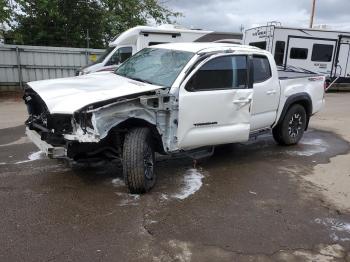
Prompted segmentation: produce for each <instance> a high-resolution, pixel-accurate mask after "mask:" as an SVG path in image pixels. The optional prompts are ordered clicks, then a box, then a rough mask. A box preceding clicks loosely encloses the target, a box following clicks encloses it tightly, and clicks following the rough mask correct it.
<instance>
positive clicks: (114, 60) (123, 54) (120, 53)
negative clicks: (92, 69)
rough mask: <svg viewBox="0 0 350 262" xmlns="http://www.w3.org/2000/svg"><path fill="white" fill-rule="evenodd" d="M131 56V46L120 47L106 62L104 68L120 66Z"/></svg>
mask: <svg viewBox="0 0 350 262" xmlns="http://www.w3.org/2000/svg"><path fill="white" fill-rule="evenodd" d="M131 55H132V47H131V46H125V47H121V48H119V49H118V50H117V51H116V52H115V53H114V54H113V55H112V57H111V58H110V59H109V60H108V62H107V63H106V66H109V65H118V64H121V63H123V62H124V61H125V60H126V59H128V58H129V57H130V56H131Z"/></svg>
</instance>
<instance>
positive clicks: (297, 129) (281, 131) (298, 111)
mask: <svg viewBox="0 0 350 262" xmlns="http://www.w3.org/2000/svg"><path fill="white" fill-rule="evenodd" d="M306 123H307V116H306V111H305V108H304V107H303V106H302V105H299V104H295V105H292V106H291V107H290V108H289V109H288V111H287V113H286V115H285V116H284V118H283V120H282V122H281V123H279V124H278V125H277V126H276V127H274V128H273V130H272V134H273V137H274V139H275V140H276V142H277V143H279V144H281V145H287V146H288V145H295V144H297V143H298V142H299V141H300V139H301V138H302V137H303V134H304V130H305V128H306Z"/></svg>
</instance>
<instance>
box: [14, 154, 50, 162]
mask: <svg viewBox="0 0 350 262" xmlns="http://www.w3.org/2000/svg"><path fill="white" fill-rule="evenodd" d="M44 157H45V153H44V152H42V151H38V152H34V153H31V154H30V155H29V156H28V160H24V161H18V162H16V163H15V164H23V163H28V162H32V161H35V160H39V159H43V158H44Z"/></svg>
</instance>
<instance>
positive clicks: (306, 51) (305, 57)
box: [286, 36, 336, 75]
mask: <svg viewBox="0 0 350 262" xmlns="http://www.w3.org/2000/svg"><path fill="white" fill-rule="evenodd" d="M335 45H336V40H333V39H329V40H323V39H317V38H307V37H302V38H301V37H293V36H291V37H290V38H289V43H288V50H287V52H288V53H287V57H286V59H287V61H286V64H287V65H288V66H295V67H300V68H304V69H307V70H310V71H313V72H317V73H321V74H325V75H330V74H331V70H332V61H333V56H334V53H335Z"/></svg>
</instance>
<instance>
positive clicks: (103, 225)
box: [0, 96, 350, 261]
mask: <svg viewBox="0 0 350 262" xmlns="http://www.w3.org/2000/svg"><path fill="white" fill-rule="evenodd" d="M349 97H350V96H349ZM316 121H319V120H316ZM23 133H24V126H22V125H18V126H11V127H7V128H3V129H1V127H0V195H1V202H0V210H1V215H0V228H1V233H0V243H1V245H0V261H350V254H349V252H350V211H348V210H346V209H342V208H339V207H338V206H337V205H336V204H334V203H333V202H331V201H329V200H328V198H326V197H325V195H324V194H323V190H324V188H321V186H316V185H315V184H314V183H312V182H310V181H309V179H307V178H308V177H311V176H313V172H314V169H315V167H316V166H319V165H329V164H330V160H331V159H332V158H333V157H335V156H341V155H343V156H347V155H348V154H349V152H350V144H349V143H348V142H347V141H346V140H345V138H343V137H342V136H340V135H337V134H335V133H334V132H329V131H323V130H321V128H318V129H315V128H311V129H310V130H309V131H308V132H307V133H306V134H305V136H304V138H303V140H302V141H301V143H300V144H299V145H297V146H292V147H281V146H278V145H276V144H275V142H274V141H273V139H272V137H271V136H270V135H265V136H262V137H259V138H258V139H257V140H252V141H249V142H247V143H243V144H235V145H227V146H221V147H219V148H217V149H216V151H215V154H214V156H213V157H211V158H209V159H206V160H202V161H200V162H199V163H198V165H197V166H196V168H193V166H192V162H191V160H189V159H186V158H177V159H169V158H166V157H159V158H158V162H157V166H158V169H157V176H158V182H157V184H156V186H155V188H154V189H153V190H152V191H151V192H150V193H148V194H145V195H130V194H128V192H127V190H126V188H125V186H124V183H123V180H122V178H121V171H120V168H119V167H118V163H111V164H109V165H103V166H98V167H86V166H85V167H84V166H77V165H73V166H70V165H67V163H64V162H62V161H57V160H49V159H46V158H45V157H44V156H42V155H41V154H40V153H38V150H37V149H36V148H35V146H34V145H33V144H31V143H29V142H28V141H27V140H26V139H25V138H23ZM349 166H350V164H349ZM346 168H347V167H346ZM348 174H349V177H350V170H349V173H348ZM349 192H350V189H349ZM343 193H344V192H343ZM349 201H350V194H349Z"/></svg>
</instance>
